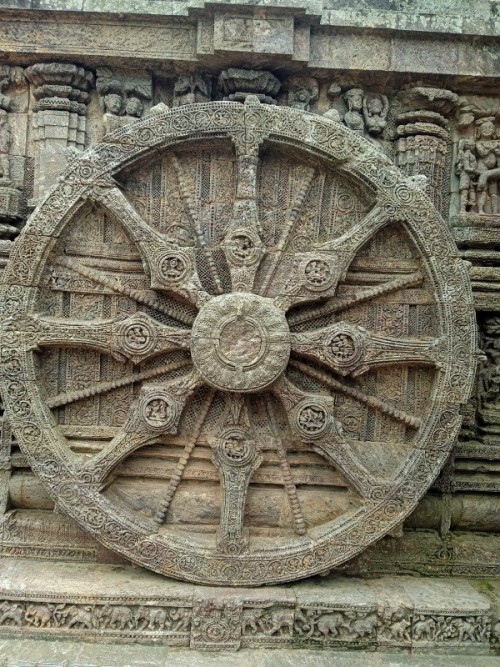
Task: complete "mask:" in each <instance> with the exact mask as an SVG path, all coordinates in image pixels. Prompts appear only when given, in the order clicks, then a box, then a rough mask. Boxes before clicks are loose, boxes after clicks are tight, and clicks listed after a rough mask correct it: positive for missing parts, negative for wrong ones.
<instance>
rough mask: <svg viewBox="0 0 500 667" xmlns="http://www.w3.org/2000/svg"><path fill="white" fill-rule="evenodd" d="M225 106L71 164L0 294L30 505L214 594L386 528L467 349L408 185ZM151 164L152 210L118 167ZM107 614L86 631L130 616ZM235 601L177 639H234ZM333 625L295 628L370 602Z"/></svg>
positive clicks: (412, 487) (340, 554)
mask: <svg viewBox="0 0 500 667" xmlns="http://www.w3.org/2000/svg"><path fill="white" fill-rule="evenodd" d="M260 75H262V73H260ZM228 80H231V81H233V82H234V81H235V80H237V76H236V75H234V76H233V77H232V79H231V77H229V78H228ZM252 81H253V79H252ZM266 81H267V83H268V84H269V81H268V80H267V79H266ZM261 84H262V82H261V81H260V82H259V84H258V85H259V86H261ZM266 85H267V84H266ZM228 86H229V88H231V86H233V84H231V85H229V84H228ZM234 88H236V86H234ZM272 91H275V88H272V87H271V89H270V90H268V92H272ZM247 92H248V91H247ZM235 94H236V93H235ZM259 94H261V93H259ZM274 94H275V93H274ZM245 95H246V93H245ZM247 98H248V99H247V101H246V104H244V105H242V104H237V103H227V102H224V103H218V102H214V103H207V104H196V105H191V104H188V105H182V106H180V107H178V108H175V109H173V110H170V111H166V112H165V113H159V114H153V115H150V116H148V117H146V118H144V119H142V120H138V121H137V122H136V123H134V124H131V125H128V126H127V127H125V128H120V129H119V130H117V131H115V132H114V133H113V134H111V135H108V136H107V137H106V139H105V140H104V141H103V142H102V143H101V144H100V145H98V146H96V147H95V148H93V149H91V150H89V151H87V152H86V153H85V154H84V155H83V156H82V157H81V158H79V159H77V160H75V161H74V162H73V163H72V164H71V165H70V167H68V169H67V170H66V172H65V173H64V174H63V175H62V177H61V178H60V179H59V181H58V183H57V184H56V186H55V187H54V189H53V190H52V191H51V192H49V193H48V195H47V196H46V198H45V199H44V201H43V202H42V204H41V205H40V206H39V208H38V209H37V211H36V212H35V214H34V215H33V216H32V218H31V220H30V221H29V223H28V225H27V227H26V229H25V231H23V233H22V235H21V236H20V238H19V241H18V242H17V243H16V246H15V248H14V251H13V253H12V256H11V260H10V263H9V265H8V267H7V269H6V273H5V279H4V284H3V286H2V292H1V307H2V309H3V313H5V315H6V318H5V319H4V324H3V325H2V331H1V334H2V346H1V350H0V355H1V358H0V361H1V378H2V379H1V381H2V394H3V395H4V396H5V397H6V409H7V414H8V418H9V421H10V422H11V424H12V427H13V430H14V432H15V434H16V437H17V438H18V440H19V443H20V445H21V447H22V448H23V451H24V453H25V454H26V456H27V457H28V460H29V463H30V465H31V466H32V467H33V470H34V471H35V472H36V474H38V475H39V477H40V478H41V479H42V481H43V482H44V484H45V485H46V487H47V489H48V490H49V492H50V493H51V495H52V496H53V497H54V498H55V499H56V500H57V502H58V504H59V505H60V507H61V508H62V509H63V510H64V511H65V512H67V513H68V514H69V515H70V516H71V517H73V518H74V519H75V520H76V521H77V522H78V523H79V524H80V525H81V526H82V527H83V528H84V529H85V530H86V531H87V532H89V533H90V534H91V535H94V536H95V537H97V538H98V539H99V540H101V541H102V542H103V543H104V544H105V545H106V546H108V547H110V548H112V549H115V550H116V551H118V552H119V553H121V554H122V555H124V556H126V557H127V558H129V559H131V560H133V561H135V562H137V563H139V564H141V565H143V566H145V567H147V568H150V569H152V570H155V571H157V572H161V573H164V574H166V575H170V576H174V577H178V578H181V579H187V580H191V581H195V582H203V583H213V584H218V585H222V584H225V585H227V584H231V585H241V584H245V585H258V584H262V583H272V582H279V581H290V580H293V579H298V578H301V577H304V576H308V575H312V574H316V573H320V572H324V571H326V570H328V569H329V568H331V567H332V566H334V565H336V564H338V563H341V562H344V561H345V560H347V559H349V558H351V557H352V556H354V555H355V554H357V553H359V552H360V551H362V550H363V549H364V548H365V547H366V546H367V545H368V544H370V543H372V542H373V541H375V540H376V539H378V538H379V537H381V536H382V535H384V534H385V533H387V531H388V530H391V529H392V528H393V527H394V526H395V525H398V524H400V523H401V521H402V520H403V519H404V517H405V516H407V515H408V513H409V512H411V511H412V509H413V508H414V507H415V504H416V503H417V501H418V500H419V498H420V497H421V496H422V494H423V493H424V492H425V491H426V489H427V488H428V486H429V485H430V484H431V482H432V481H433V480H434V478H435V477H436V474H437V473H438V472H439V470H440V468H441V467H442V465H443V464H444V462H445V460H446V458H447V456H448V452H449V450H450V448H451V446H452V445H453V441H454V438H455V436H456V433H457V431H458V428H459V425H460V417H459V406H460V405H461V404H462V403H464V402H465V401H466V400H467V398H468V394H469V392H470V388H471V383H472V377H473V371H474V364H473V359H474V353H475V350H476V340H475V326H474V311H473V307H472V301H471V297H470V288H469V285H468V282H467V275H466V272H465V269H464V267H463V264H462V262H461V260H460V259H459V258H458V257H457V254H456V249H455V246H454V244H453V241H452V240H451V239H450V237H449V235H448V231H447V229H446V227H445V225H444V223H443V222H442V220H441V218H440V217H439V216H438V215H437V214H436V212H435V211H434V209H433V207H432V205H431V203H430V202H429V200H428V199H427V198H426V197H425V195H424V194H423V193H422V192H421V191H420V190H419V189H418V188H417V187H415V186H414V184H413V183H412V182H411V181H408V180H407V179H405V178H404V177H403V176H402V175H401V174H400V172H398V170H397V169H396V168H395V167H394V165H393V164H392V163H391V162H390V160H389V159H388V158H387V157H385V156H384V155H383V154H381V152H380V151H378V150H376V149H375V148H374V147H373V146H372V145H371V144H370V143H369V142H367V141H366V140H364V139H363V138H361V137H357V136H356V135H355V134H353V133H352V132H349V131H348V130H347V129H346V128H344V127H342V126H341V125H340V124H338V123H333V122H330V121H328V120H324V119H322V118H321V117H318V116H314V115H311V114H307V113H304V111H302V110H295V109H290V108H287V107H277V106H274V105H262V104H259V103H258V99H256V94H255V92H254V94H253V95H252V96H250V95H247ZM355 110H356V109H355V108H354V107H353V109H352V111H353V112H354V111H355ZM186 128H190V130H189V132H186ZM214 136H215V137H216V139H214ZM305 136H307V137H308V140H307V142H304V141H303V137H305ZM186 139H188V141H186ZM290 141H293V142H294V144H295V145H296V146H297V151H298V155H299V156H301V157H297V158H296V157H294V167H293V169H292V168H291V167H290V164H289V161H288V160H289V158H288V157H287V152H286V147H287V146H288V145H289V143H290ZM197 142H200V143H199V145H198V143H197ZM264 145H265V146H266V149H265V151H263V149H262V147H263V146H264ZM207 146H208V148H207ZM269 147H271V148H269ZM269 151H270V152H269ZM273 151H275V152H274V153H273ZM146 154H147V155H149V156H150V157H151V160H150V161H149V162H148V161H146V163H145V162H144V156H145V155H146ZM318 155H321V156H322V158H321V160H319V159H318V158H317V156H318ZM135 160H138V161H139V160H140V162H137V163H136V165H135V167H136V168H137V170H138V171H137V172H133V166H134V161H135ZM155 160H156V161H157V162H155ZM153 163H154V164H155V165H156V166H155V167H154V168H155V169H160V170H162V171H161V173H162V174H163V175H164V176H163V177H162V178H164V179H165V181H164V182H168V188H169V189H168V192H169V193H170V194H169V196H168V202H169V203H168V206H167V207H164V208H160V209H159V208H158V207H156V208H155V206H156V204H154V203H151V204H148V205H144V202H143V201H142V200H141V196H142V195H141V196H139V195H137V188H136V186H135V183H136V180H134V181H133V186H130V182H129V181H128V180H127V178H128V176H127V175H126V174H129V173H131V172H130V170H131V169H132V172H133V174H134V179H139V180H140V179H142V180H143V181H144V182H145V183H151V182H152V181H148V178H152V177H150V176H148V174H149V173H150V172H148V171H147V169H149V168H151V164H153ZM145 164H146V166H144V165H145ZM124 165H127V172H122V171H121V170H122V168H123V166H124ZM135 167H134V168H135ZM141 169H142V170H143V171H141ZM144 170H146V171H144ZM155 173H156V172H155ZM222 173H223V178H221V174H222ZM155 178H156V177H155ZM275 178H276V179H278V180H279V179H283V180H284V181H285V180H286V179H288V180H287V181H286V182H287V187H286V188H281V189H280V193H283V192H285V191H286V192H288V193H289V194H288V195H287V197H288V199H286V200H285V199H281V200H279V201H277V202H276V203H274V200H273V199H272V197H273V196H276V188H275V187H274V185H273V183H274V182H275V181H274V179H275ZM231 179H233V180H231ZM160 181H161V179H159V180H157V181H155V182H157V183H158V182H160ZM325 182H328V183H329V184H330V185H329V186H328V187H330V188H331V189H332V191H335V193H336V198H335V202H337V203H335V204H333V203H332V202H333V201H334V198H331V199H326V198H324V197H323V195H320V192H322V189H321V188H322V187H323V185H322V184H324V183H325ZM117 183H120V186H121V187H117ZM228 183H232V185H229V186H228ZM148 187H149V186H148ZM155 187H156V186H155ZM146 190H147V188H145V189H144V191H146ZM148 191H153V187H152V186H151V188H150V190H148ZM207 192H209V193H210V196H207V195H206V194H205V193H207ZM158 193H159V194H158ZM200 193H201V194H200ZM353 193H354V194H353ZM165 196H166V195H165V194H164V191H162V190H159V191H158V192H156V191H154V192H153V199H152V200H151V202H153V201H154V202H157V201H159V200H161V199H162V197H165ZM279 196H280V197H281V196H282V194H280V195H279ZM165 201H166V200H165ZM214 201H215V208H213V209H211V208H210V206H212V205H213V202H214ZM270 202H271V204H272V206H270ZM162 206H163V205H162ZM167 210H168V215H167V214H166V212H167ZM139 211H140V212H139ZM96 216H97V217H96ZM99 216H101V217H99ZM276 216H277V217H276ZM104 220H105V221H106V225H104V222H103V221H104ZM276 221H278V223H277V222H276ZM92 225H94V226H92ZM172 225H178V226H179V225H180V226H182V229H183V230H184V231H183V233H182V234H180V233H176V234H174V233H173V231H172V229H171V226H172ZM103 228H106V229H107V231H106V234H105V235H102V229H103ZM99 230H101V231H99ZM99 234H101V235H100V236H99ZM113 234H114V235H115V236H113ZM89 239H90V240H89ZM304 239H307V241H305V240H304ZM61 249H64V250H62V251H61ZM82 256H83V257H84V261H82ZM124 258H125V259H124ZM126 263H127V264H126ZM127 266H132V268H133V270H129V271H128V272H127ZM387 267H388V268H387ZM429 267H431V268H429ZM393 269H394V270H396V275H395V276H394V275H391V271H392V270H393ZM360 271H361V274H363V273H365V274H366V273H368V274H369V275H370V276H374V277H370V278H368V279H367V281H366V283H365V284H363V285H362V286H360V285H359V282H357V280H354V279H353V275H360ZM61 294H71V295H73V296H71V299H70V300H69V303H70V307H69V310H68V307H67V305H66V304H67V303H68V297H66V296H60V295H61ZM95 294H99V295H100V300H99V301H98V302H97V303H96V298H95ZM415 297H417V299H416V302H415ZM47 299H48V300H49V303H50V304H51V305H50V308H49V310H47ZM416 306H418V307H416ZM96 309H97V310H96ZM54 351H60V354H59V355H54ZM55 357H57V359H58V361H57V362H54V359H55ZM61 359H64V366H63V365H61V362H60V360H61ZM54 363H56V365H55V366H54ZM39 369H42V371H40V370H39ZM45 369H46V372H45ZM103 369H104V370H103ZM106 369H112V372H108V373H107V374H106V373H105V370H106ZM58 374H59V377H63V378H64V381H59V382H54V381H53V380H52V378H54V377H57V376H58ZM61 374H62V375H61ZM410 388H411V389H410ZM402 392H403V394H402ZM118 404H119V405H120V411H121V412H125V415H126V416H125V419H124V420H123V421H122V422H121V423H117V421H116V419H115V417H114V414H115V410H116V409H117V408H116V406H117V405H118ZM96 427H98V429H96ZM97 431H98V432H99V433H106V434H108V436H109V437H108V436H106V437H107V439H105V440H102V439H101V440H100V441H99V442H98V443H95V433H96V432H97ZM75 433H77V434H82V433H83V434H84V435H85V437H86V438H88V439H89V441H91V442H92V443H95V444H94V445H93V447H92V453H91V454H89V455H88V456H87V455H86V456H84V457H82V456H81V455H80V454H79V453H78V452H77V451H76V448H77V447H78V445H76V446H75V445H74V444H72V443H74V442H75V440H74V437H75V436H74V435H72V434H75ZM78 437H80V436H78ZM72 438H73V439H72ZM144 451H148V452H150V451H157V452H158V454H157V456H158V457H159V458H158V461H159V463H158V476H157V477H156V481H155V482H154V484H156V487H155V492H154V493H152V494H151V497H148V498H147V499H146V501H145V502H146V505H142V506H141V505H140V503H141V502H142V496H141V498H140V499H137V495H138V494H137V493H135V491H132V493H129V492H128V491H123V488H124V487H123V486H121V485H122V484H123V482H121V481H120V480H121V477H120V470H121V469H120V466H121V464H122V462H124V461H125V460H127V462H131V465H136V462H137V456H139V457H140V456H141V452H144ZM134 462H135V463H134ZM207 482H209V485H208V486H204V487H203V484H207ZM214 484H219V485H220V490H218V491H217V493H213V495H210V493H211V491H210V489H211V488H213V487H214ZM311 484H312V485H315V486H314V494H313V495H312V494H311V492H310V489H309V487H310V486H311ZM318 484H319V485H320V487H322V488H321V490H319V491H318V490H317V488H316V486H317V485H318ZM262 485H265V488H266V494H269V498H275V499H276V500H275V501H274V500H272V501H270V500H269V499H268V498H267V497H266V498H265V508H266V509H265V511H264V510H263V507H264V504H263V500H262V493H261V488H262ZM339 487H341V488H343V489H345V491H343V492H342V493H339V492H338V488H339ZM276 488H278V489H279V490H280V495H279V496H278V495H277V494H276ZM202 489H205V491H202ZM186 493H188V496H187V495H186ZM199 493H203V494H204V496H203V497H204V499H205V500H203V501H201V504H202V505H206V506H203V507H201V505H200V500H199V497H198V494H199ZM190 494H192V495H190ZM143 495H147V494H143ZM212 498H217V499H218V503H219V505H218V507H217V508H216V509H215V510H214V509H212V506H211V505H210V503H211V502H212V500H211V499H212ZM346 499H347V500H346ZM146 510H147V511H146ZM179 516H180V517H181V520H180V521H179ZM266 522H267V523H266ZM180 524H183V525H184V526H185V527H186V528H187V531H186V530H185V529H179V526H180ZM122 611H123V613H120V614H118V611H117V612H116V617H115V615H113V616H111V615H110V616H109V619H112V620H109V621H107V622H108V623H109V624H111V625H112V626H114V625H116V626H117V627H119V626H120V624H122V623H123V624H124V627H126V626H127V625H128V624H129V623H133V622H134V621H133V614H132V612H130V614H132V616H130V614H129V612H126V611H125V610H122ZM240 613H241V610H240V609H239V608H229V607H227V605H226V606H224V607H220V606H219V607H218V606H217V605H213V606H206V605H205V607H203V610H200V612H199V614H196V618H197V619H198V620H197V626H196V633H195V634H196V640H193V641H196V642H208V643H211V645H217V643H218V642H219V641H221V642H222V641H223V640H224V641H226V639H224V638H226V637H229V638H232V641H235V642H236V641H239V639H238V637H239V633H241V627H240V625H239V621H237V620H236V618H237V616H238V615H239V614H240ZM273 613H274V612H273ZM280 613H281V612H280ZM349 613H350V612H348V613H347V614H346V616H345V618H344V619H343V620H342V621H340V620H339V622H338V623H337V622H336V621H335V620H334V619H330V621H327V620H324V621H323V624H322V626H321V627H322V628H324V630H321V629H320V627H319V619H318V620H317V621H316V620H314V621H313V619H312V618H310V619H309V620H308V621H304V622H303V624H302V625H301V630H302V632H304V633H305V634H307V633H309V632H311V627H314V630H313V635H314V634H315V633H316V634H317V633H318V632H319V633H320V634H324V631H325V632H328V633H330V634H333V633H335V632H337V630H335V629H334V628H336V627H337V626H338V627H339V628H340V627H341V626H342V627H343V626H345V627H349V630H348V631H347V630H345V631H346V632H349V633H350V634H351V635H352V636H358V637H361V638H362V637H365V636H371V633H372V630H373V627H374V622H375V621H374V620H373V618H372V615H371V614H367V615H365V616H362V617H361V616H359V617H358V616H355V617H354V616H352V617H350V616H349ZM286 618H288V617H286ZM282 619H285V616H282V615H280V614H278V612H277V611H276V612H275V613H274V615H273V614H271V615H269V616H264V615H263V616H259V617H258V618H257V617H256V618H255V620H254V621H253V622H254V625H255V627H256V628H257V631H259V628H260V629H262V628H266V629H267V630H266V631H268V632H271V634H276V633H279V632H287V631H288V628H289V627H291V626H289V624H288V621H285V620H282ZM41 622H43V621H41ZM142 622H145V621H142ZM148 622H149V621H148ZM394 622H395V623H396V622H397V621H394ZM249 624H250V628H251V630H250V631H252V623H251V621H250V620H249ZM306 626H307V627H306ZM327 627H328V628H333V629H329V630H326V628H327ZM339 631H340V630H339ZM343 631H344V630H343ZM290 632H291V630H290ZM403 633H404V630H403Z"/></svg>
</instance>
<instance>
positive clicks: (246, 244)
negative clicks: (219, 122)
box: [222, 155, 264, 292]
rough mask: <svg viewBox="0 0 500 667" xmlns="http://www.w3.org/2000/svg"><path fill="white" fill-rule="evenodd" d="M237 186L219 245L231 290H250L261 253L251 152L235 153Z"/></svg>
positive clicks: (254, 165)
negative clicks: (229, 219) (231, 214)
mask: <svg viewBox="0 0 500 667" xmlns="http://www.w3.org/2000/svg"><path fill="white" fill-rule="evenodd" d="M236 165H237V178H236V182H237V187H236V197H235V201H234V207H233V217H232V221H231V224H230V226H229V228H228V230H227V232H226V234H225V237H224V241H223V244H222V247H223V249H224V254H225V256H226V259H227V262H228V265H229V270H230V272H231V284H232V289H233V291H234V292H251V291H252V290H253V287H254V280H255V274H256V272H257V269H258V268H259V264H260V260H261V259H262V256H263V254H264V250H263V244H262V240H261V237H260V231H261V230H260V225H259V221H258V211H257V166H258V158H257V157H254V156H253V155H238V156H237V158H236Z"/></svg>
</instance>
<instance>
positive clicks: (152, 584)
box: [0, 559, 500, 655]
mask: <svg viewBox="0 0 500 667" xmlns="http://www.w3.org/2000/svg"><path fill="white" fill-rule="evenodd" d="M499 615H500V581H489V582H484V581H474V582H471V581H466V580H464V579H455V578H454V579H451V578H443V577H441V578H437V577H436V578H426V579H415V578H412V577H388V576H386V577H380V578H373V579H359V578H347V577H334V576H329V577H323V578H321V577H316V578H314V579H310V580H307V581H303V582H300V583H298V584H296V585H293V586H291V585H290V586H275V587H265V588H254V589H248V588H233V589H229V588H213V587H204V586H195V585H191V584H187V583H183V582H177V581H173V580H170V579H167V578H164V577H161V576H159V575H156V574H153V573H151V572H147V571H144V570H141V569H139V568H136V567H131V566H126V565H115V566H113V565H92V566H91V567H90V566H88V565H84V564H76V563H71V564H70V563H50V562H49V563H47V562H39V561H29V560H15V559H4V560H2V561H0V637H3V638H12V639H15V638H19V639H21V638H23V639H54V640H65V641H69V642H72V641H73V642H78V641H79V642H81V641H84V642H93V643H96V642H99V643H120V644H122V643H129V642H134V643H141V644H160V645H163V646H171V647H190V648H192V649H198V650H216V651H220V650H233V651H234V650H237V649H239V648H279V649H289V648H299V649H304V648H307V649H324V648H329V649H331V650H346V649H348V650H353V649H357V650H369V651H379V652H380V651H381V652H384V651H387V650H390V651H394V650H406V651H411V652H419V651H423V652H425V651H434V652H439V653H458V654H460V653H465V654H473V655H481V654H484V655H487V654H490V653H491V652H494V651H495V650H496V649H497V647H498V640H499V639H500V622H499V620H498V619H499Z"/></svg>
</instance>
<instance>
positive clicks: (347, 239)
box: [316, 205, 394, 268]
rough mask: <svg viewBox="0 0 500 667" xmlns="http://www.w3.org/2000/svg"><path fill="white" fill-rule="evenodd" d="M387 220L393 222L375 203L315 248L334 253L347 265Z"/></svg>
mask: <svg viewBox="0 0 500 667" xmlns="http://www.w3.org/2000/svg"><path fill="white" fill-rule="evenodd" d="M389 222H394V219H393V218H390V217H389V216H388V214H387V213H386V211H384V209H383V208H382V207H380V206H378V205H376V206H374V207H373V208H372V209H371V210H370V211H369V212H368V213H367V214H366V216H365V217H364V218H363V219H362V220H360V221H359V222H357V223H356V224H355V225H353V226H352V227H351V228H350V229H349V231H347V232H346V233H345V234H342V235H341V236H338V237H337V238H334V239H332V240H331V241H327V242H326V243H321V244H318V245H317V246H316V248H317V249H318V250H323V251H325V252H332V253H334V254H335V255H337V257H338V258H341V259H343V260H344V262H347V266H348V265H349V264H350V263H351V261H352V259H353V258H354V256H355V255H356V253H357V252H358V251H359V250H360V249H361V248H362V247H363V246H364V245H365V243H366V242H367V241H369V240H370V238H371V237H372V236H373V235H374V234H376V232H378V231H379V230H380V229H382V227H384V226H385V225H386V224H387V223H389ZM344 266H346V265H344ZM347 266H346V268H347Z"/></svg>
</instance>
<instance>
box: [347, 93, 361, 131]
mask: <svg viewBox="0 0 500 667" xmlns="http://www.w3.org/2000/svg"><path fill="white" fill-rule="evenodd" d="M364 96H365V94H364V91H363V90H362V88H350V89H349V90H348V91H346V92H345V93H344V100H345V103H346V104H347V109H348V110H347V111H346V113H345V114H344V123H345V124H346V125H347V127H348V128H349V129H350V130H353V131H354V132H357V133H358V134H364V131H365V121H364V118H363V100H364Z"/></svg>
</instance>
